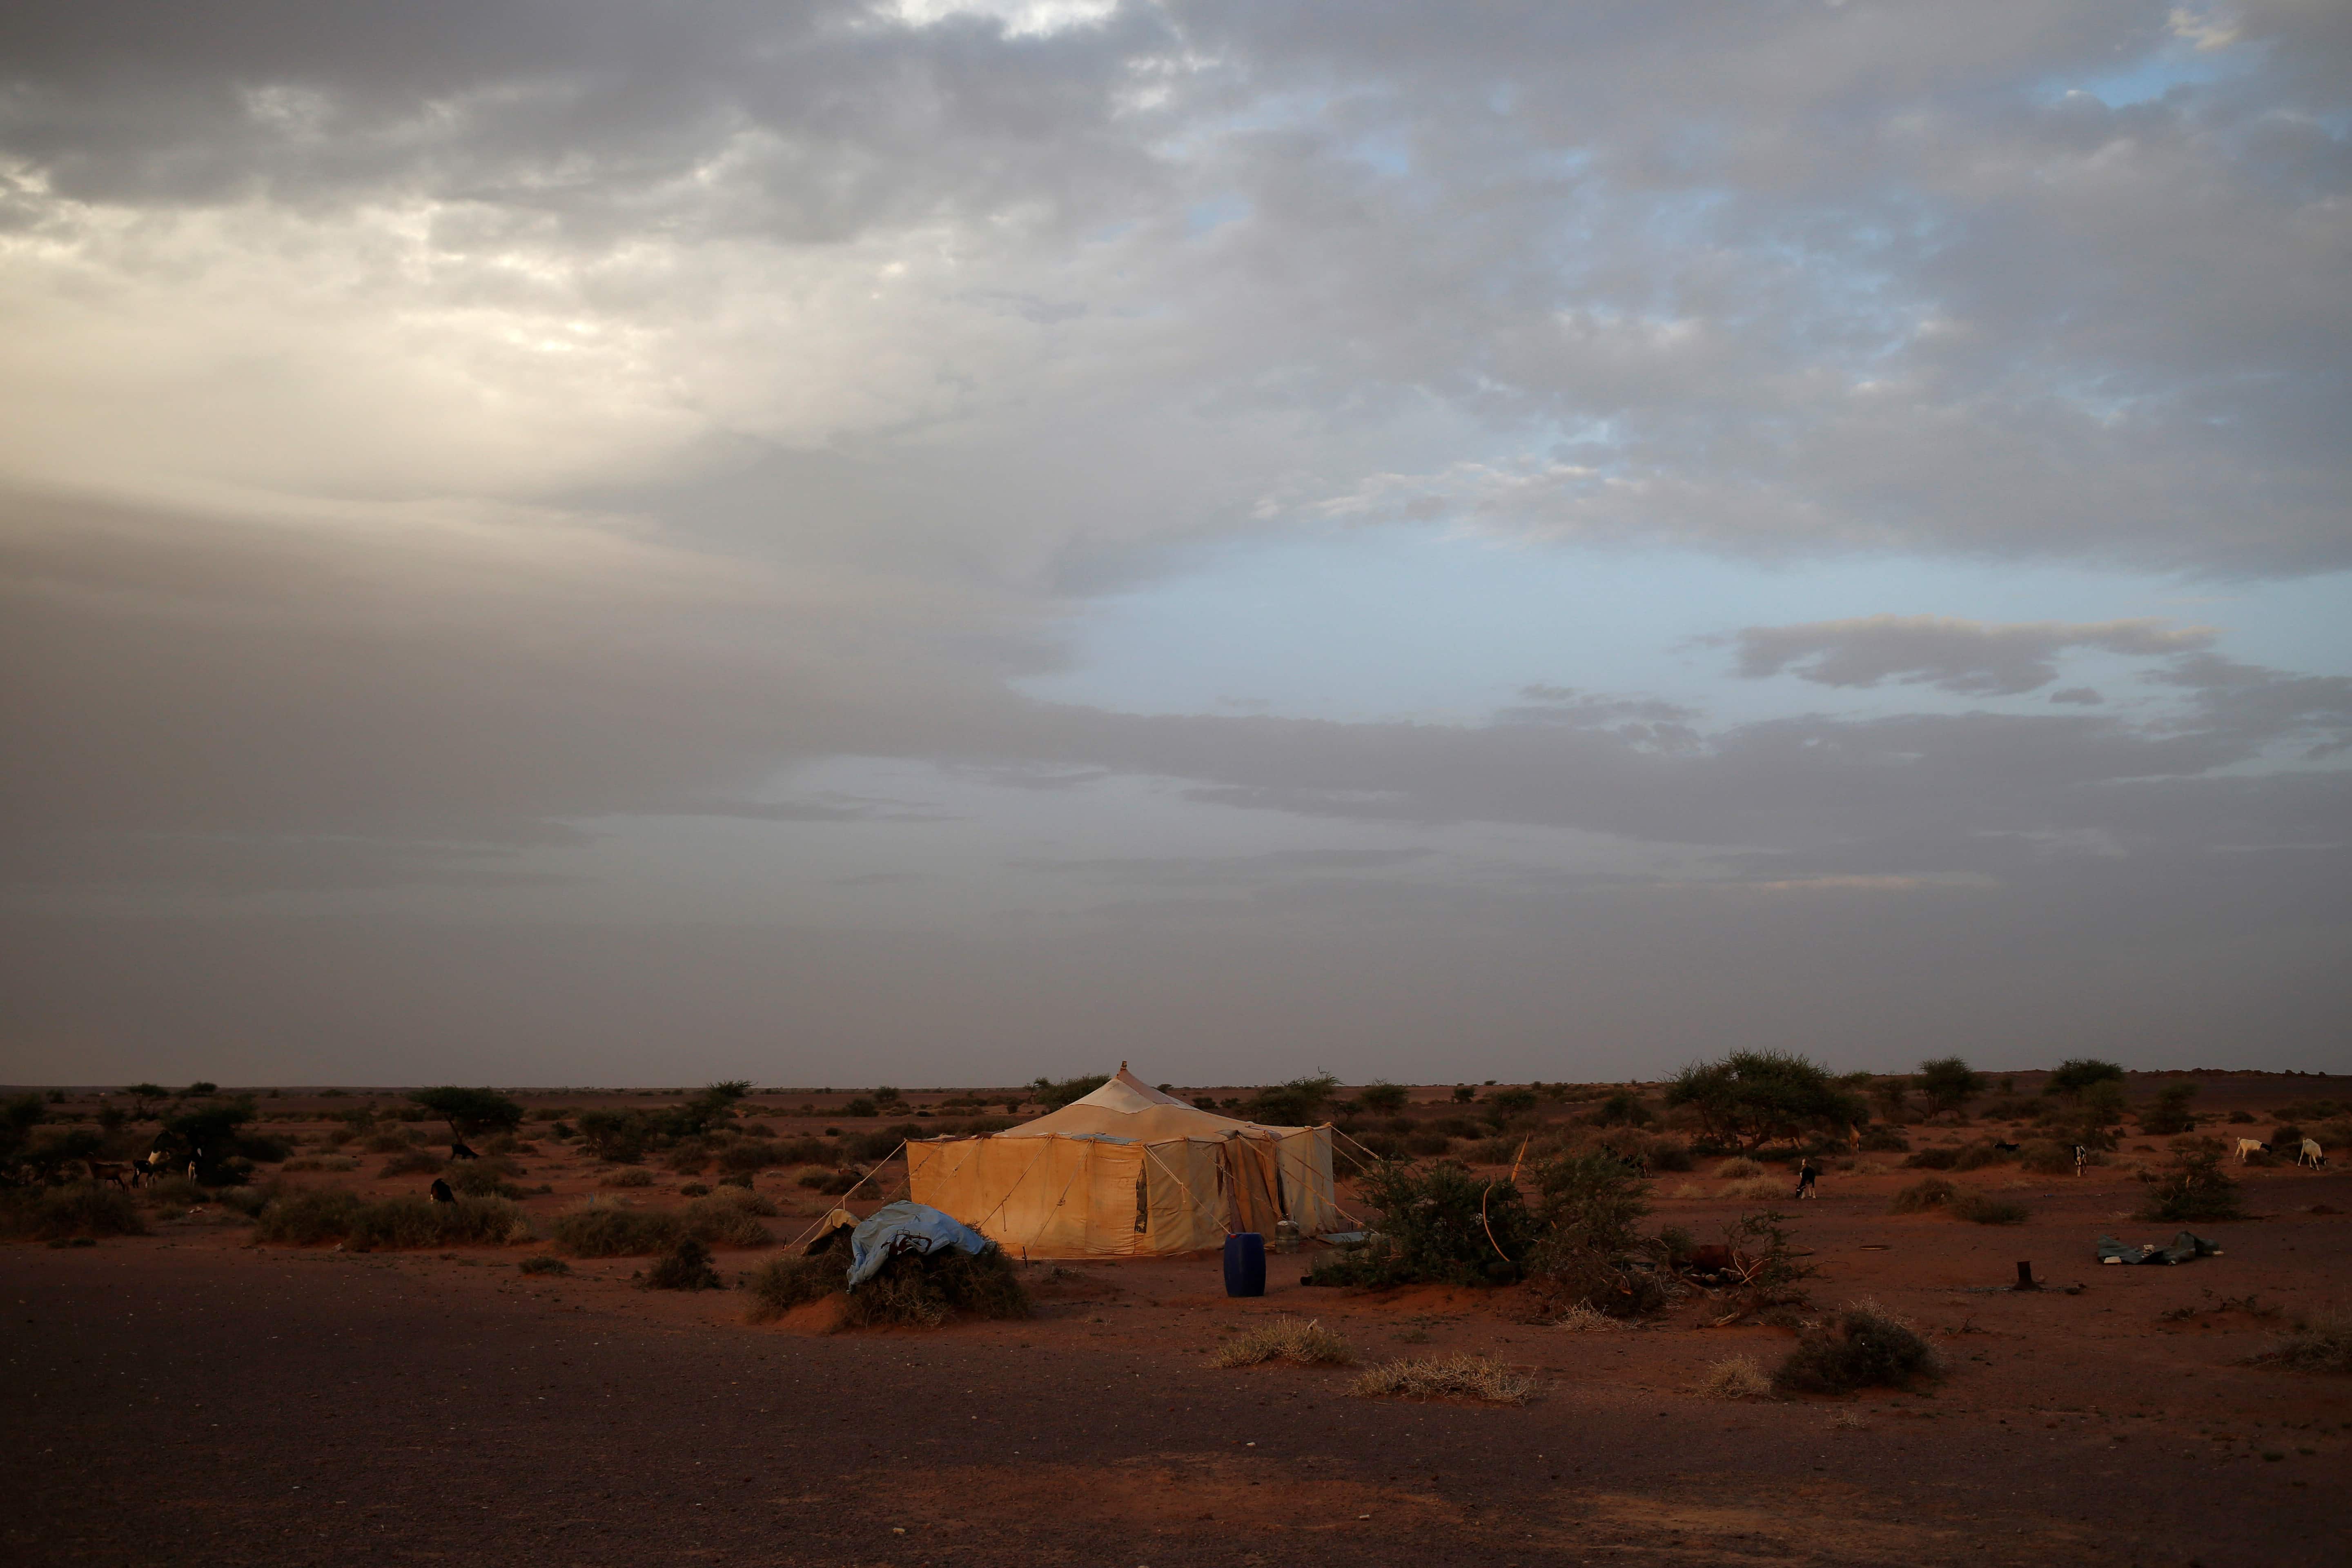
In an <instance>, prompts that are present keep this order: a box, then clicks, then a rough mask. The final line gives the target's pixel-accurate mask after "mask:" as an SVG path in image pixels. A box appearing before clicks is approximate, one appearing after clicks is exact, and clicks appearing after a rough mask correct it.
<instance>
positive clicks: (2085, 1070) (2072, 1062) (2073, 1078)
mask: <svg viewBox="0 0 2352 1568" xmlns="http://www.w3.org/2000/svg"><path fill="white" fill-rule="evenodd" d="M2103 1083H2112V1084H2114V1085H2115V1086H2116V1089H2117V1090H2118V1091H2120V1090H2121V1089H2122V1088H2123V1084H2124V1069H2123V1068H2119V1067H2117V1066H2116V1064H2115V1063H2113V1062H2103V1061H2101V1060H2100V1059H2099V1058H2096V1057H2070V1058H2067V1059H2066V1060H2064V1061H2063V1062H2060V1063H2059V1064H2058V1070H2057V1071H2055V1072H2053V1073H2052V1074H2051V1075H2050V1081H2049V1082H2048V1083H2045V1084H2043V1085H2042V1093H2044V1094H2063V1095H2064V1096H2065V1097H2066V1098H2067V1099H2069V1100H2080V1099H2082V1098H2083V1096H2084V1094H2085V1093H2087V1092H2088V1091H2089V1090H2090V1089H2092V1088H2094V1087H2095V1086H2096V1085H2098V1084H2103Z"/></svg>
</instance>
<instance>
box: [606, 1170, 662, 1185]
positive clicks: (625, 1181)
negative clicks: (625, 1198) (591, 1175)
mask: <svg viewBox="0 0 2352 1568" xmlns="http://www.w3.org/2000/svg"><path fill="white" fill-rule="evenodd" d="M653 1184H654V1173H652V1172H651V1171H648V1170H646V1169H645V1168H644V1167H643V1166H638V1165H632V1166H631V1167H629V1169H627V1170H625V1171H615V1172H614V1173H612V1174H611V1175H609V1176H606V1177H604V1179H602V1180H601V1181H599V1182H598V1183H597V1185H598V1186H600V1187H650V1186H652V1185H653Z"/></svg>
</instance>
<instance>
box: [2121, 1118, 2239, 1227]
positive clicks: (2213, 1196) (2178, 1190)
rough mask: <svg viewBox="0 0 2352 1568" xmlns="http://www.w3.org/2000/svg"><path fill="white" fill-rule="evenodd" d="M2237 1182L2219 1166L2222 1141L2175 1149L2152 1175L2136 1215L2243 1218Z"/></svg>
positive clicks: (2177, 1218) (2179, 1218)
mask: <svg viewBox="0 0 2352 1568" xmlns="http://www.w3.org/2000/svg"><path fill="white" fill-rule="evenodd" d="M2238 1199H2239V1193H2238V1184H2237V1183H2236V1182H2234V1181H2232V1180H2231V1178H2230V1176H2229V1175H2228V1174H2227V1173H2225V1172H2223V1171H2222V1169H2221V1144H2220V1143H2218V1142H2215V1141H2214V1140H2212V1139H2210V1138H2200V1139H2199V1140H2197V1141H2196V1142H2193V1143H2190V1144H2189V1145H2188V1146H2186V1147H2184V1148H2181V1149H2179V1150H2178V1151H2176V1152H2174V1154H2173V1156H2172V1163H2170V1164H2169V1165H2168V1166H2167V1167H2166V1168H2165V1170H2164V1173H2162V1174H2161V1175H2159V1176H2158V1177H2157V1178H2156V1179H2155V1182H2154V1184H2153V1185H2151V1186H2150V1188H2149V1189H2148V1194H2147V1202H2146V1203H2145V1204H2143V1205H2140V1211H2139V1217H2140V1218H2142V1219H2152V1220H2171V1221H2176V1222H2178V1221H2184V1220H2199V1219H2203V1220H2214V1219H2243V1218H2244V1217H2245V1210H2244V1208H2243V1207H2242V1205H2240V1203H2239V1201H2238Z"/></svg>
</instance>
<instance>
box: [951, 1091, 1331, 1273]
mask: <svg viewBox="0 0 2352 1568" xmlns="http://www.w3.org/2000/svg"><path fill="white" fill-rule="evenodd" d="M907 1174H908V1184H909V1186H908V1195H909V1196H911V1197H912V1198H913V1199H914V1200H915V1201H916V1202H917V1203H920V1204H929V1205H931V1206H932V1207H933V1208H936V1209H941V1210H944V1211H945V1212H947V1213H948V1214H950V1215H954V1216H955V1217H956V1218H957V1219H960V1220H961V1221H962V1222H963V1223H964V1224H966V1225H968V1226H971V1227H972V1228H973V1229H974V1230H977V1231H979V1232H980V1233H981V1234H982V1236H985V1237H989V1238H990V1239H991V1240H992V1241H995V1242H997V1243H998V1244H999V1245H1001V1246H1003V1247H1004V1248H1005V1249H1006V1250H1008V1251H1010V1252H1013V1253H1014V1254H1016V1255H1018V1256H1021V1257H1025V1258H1135V1257H1151V1256H1158V1255H1161V1254H1166V1253H1171V1252H1192V1251H1195V1250H1198V1249H1200V1248H1202V1247H1220V1246H1223V1243H1224V1238H1225V1237H1226V1236H1228V1235H1229V1234H1231V1233H1233V1232H1235V1231H1245V1230H1255V1231H1257V1232H1259V1233H1261V1234H1263V1235H1266V1236H1271V1235H1273V1234H1274V1228H1275V1225H1276V1222H1277V1221H1279V1220H1283V1219H1288V1220H1290V1221H1292V1222H1294V1223H1295V1224H1296V1225H1297V1226H1298V1229H1299V1232H1300V1233H1301V1234H1302V1235H1306V1236H1318V1235H1321V1234H1322V1233H1324V1232H1326V1231H1332V1230H1337V1229H1339V1227H1340V1215H1339V1209H1338V1208H1337V1207H1335V1206H1334V1205H1333V1204H1332V1201H1331V1129H1330V1128H1329V1127H1328V1125H1326V1126H1320V1127H1262V1126H1259V1125H1258V1124H1257V1123H1256V1122H1254V1121H1235V1120H1234V1119H1233V1118H1232V1117H1229V1116H1219V1115H1217V1114H1216V1113H1214V1112H1213V1111H1207V1110H1200V1109H1199V1108H1197V1107H1195V1106H1191V1105H1187V1104H1185V1103H1184V1102H1183V1101H1182V1100H1177V1099H1174V1098H1173V1097H1171V1096H1169V1095H1165V1094H1162V1093H1160V1091H1159V1090H1158V1089H1153V1088H1152V1087H1151V1086H1150V1084H1147V1083H1145V1082H1144V1081H1143V1080H1142V1079H1139V1078H1137V1077H1136V1076H1135V1075H1134V1074H1132V1073H1130V1072H1129V1071H1128V1070H1127V1064H1126V1063H1125V1062H1121V1063H1120V1064H1119V1068H1118V1074H1117V1076H1115V1077H1113V1078H1112V1079H1110V1081H1109V1082H1108V1083H1106V1084H1104V1085H1103V1086H1102V1087H1101V1088H1100V1089H1096V1090H1095V1091H1094V1092H1093V1093H1092V1094H1089V1095H1087V1097H1086V1098H1084V1099H1083V1100H1072V1101H1071V1102H1070V1103H1069V1104H1067V1105H1066V1106H1064V1107H1062V1109H1061V1110H1056V1111H1053V1112H1051V1113H1049V1114H1047V1115H1045V1116H1041V1117H1038V1118H1037V1119H1036V1120H1035V1121H1027V1122H1024V1123H1023V1124H1022V1125H1020V1126H1018V1127H1014V1128H1010V1129H1007V1130H1006V1131H1003V1132H996V1133H989V1134H984V1135H982V1136H978V1137H970V1138H928V1139H923V1140H920V1141H918V1142H909V1143H908V1145H907Z"/></svg>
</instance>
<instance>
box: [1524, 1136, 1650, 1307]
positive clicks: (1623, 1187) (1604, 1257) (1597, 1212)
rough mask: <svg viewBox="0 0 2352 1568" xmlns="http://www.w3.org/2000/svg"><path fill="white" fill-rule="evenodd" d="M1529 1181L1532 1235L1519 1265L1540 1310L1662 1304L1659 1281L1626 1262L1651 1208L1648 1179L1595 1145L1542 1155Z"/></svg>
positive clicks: (1632, 1258)
mask: <svg viewBox="0 0 2352 1568" xmlns="http://www.w3.org/2000/svg"><path fill="white" fill-rule="evenodd" d="M1534 1180H1535V1186H1536V1190H1537V1192H1538V1194H1540V1197H1539V1201H1538V1205H1537V1207H1536V1212H1535V1226H1536V1228H1537V1232H1538V1235H1537V1237H1536V1240H1535V1242H1534V1244H1533V1245H1532V1246H1531V1247H1529V1248H1528V1252H1527V1254H1526V1258H1525V1262H1524V1266H1523V1267H1524V1271H1525V1273H1526V1274H1527V1276H1528V1281H1529V1284H1530V1286H1531V1287H1532V1289H1533V1290H1534V1293H1535V1294H1536V1296H1537V1297H1538V1300H1539V1302H1540V1303H1541V1310H1543V1311H1544V1312H1545V1313H1546V1314H1547V1315H1557V1314H1558V1313H1559V1312H1562V1311H1566V1310H1570V1309H1573V1308H1576V1307H1580V1306H1581V1307H1589V1308H1591V1310H1595V1311H1599V1312H1605V1313H1607V1314H1609V1315H1610V1316H1612V1317H1620V1318H1624V1317H1634V1316H1637V1315H1639V1314H1641V1313H1643V1312H1646V1311H1651V1310H1655V1309H1656V1308H1657V1307H1659V1306H1661V1305H1663V1304H1664V1300H1665V1287H1664V1282H1663V1281H1661V1280H1660V1279H1658V1277H1657V1276H1656V1274H1655V1273H1654V1271H1652V1270H1650V1269H1648V1268H1634V1267H1633V1263H1634V1262H1635V1261H1636V1259H1635V1254H1636V1253H1637V1252H1639V1251H1640V1250H1642V1241H1641V1237H1640V1235H1639V1233H1638V1231H1637V1230H1636V1228H1635V1227H1636V1226H1638V1225H1639V1223H1640V1222H1641V1220H1642V1218H1643V1216H1644V1215H1647V1214H1648V1213H1649V1212H1650V1205H1649V1202H1648V1198H1649V1192H1650V1186H1649V1184H1648V1183H1647V1182H1644V1181H1643V1180H1642V1179H1641V1178H1640V1177H1638V1176H1636V1175H1634V1174H1633V1172H1631V1171H1629V1170H1628V1169H1626V1167H1625V1165H1624V1163H1622V1161H1620V1160H1619V1159H1617V1158H1616V1157H1615V1156H1613V1155H1611V1154H1608V1153H1605V1152H1601V1151H1597V1150H1588V1151H1585V1152H1579V1153H1571V1154H1561V1155H1559V1156H1556V1157H1554V1158H1552V1159H1549V1160H1547V1161H1545V1162H1544V1163H1542V1164H1540V1165H1538V1167H1537V1168H1536V1170H1535V1173H1534Z"/></svg>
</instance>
